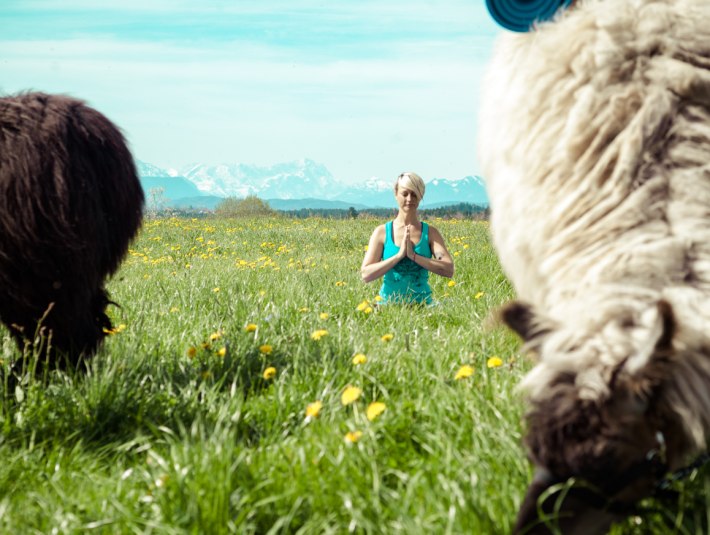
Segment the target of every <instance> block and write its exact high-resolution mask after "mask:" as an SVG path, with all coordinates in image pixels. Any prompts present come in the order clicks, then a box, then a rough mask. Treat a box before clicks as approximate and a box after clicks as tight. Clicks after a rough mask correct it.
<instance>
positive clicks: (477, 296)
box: [473, 292, 485, 299]
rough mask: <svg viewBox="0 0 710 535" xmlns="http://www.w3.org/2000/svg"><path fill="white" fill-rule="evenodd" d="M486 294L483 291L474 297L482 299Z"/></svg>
mask: <svg viewBox="0 0 710 535" xmlns="http://www.w3.org/2000/svg"><path fill="white" fill-rule="evenodd" d="M484 295H485V294H484V293H483V292H478V293H477V294H476V295H474V296H473V298H474V299H480V298H481V297H483V296H484Z"/></svg>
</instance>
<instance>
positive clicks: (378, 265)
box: [360, 225, 409, 282]
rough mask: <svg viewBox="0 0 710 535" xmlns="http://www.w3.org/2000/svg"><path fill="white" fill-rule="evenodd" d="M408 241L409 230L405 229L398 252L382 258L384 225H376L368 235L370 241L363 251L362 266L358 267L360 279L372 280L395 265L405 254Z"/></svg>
mask: <svg viewBox="0 0 710 535" xmlns="http://www.w3.org/2000/svg"><path fill="white" fill-rule="evenodd" d="M408 241H409V231H408V230H405V235H404V239H403V240H402V247H400V249H399V252H398V253H397V254H396V255H394V256H391V257H390V258H388V259H387V260H382V251H383V250H384V248H385V226H384V225H380V226H379V227H377V228H376V229H375V231H374V232H373V233H372V236H370V243H369V245H368V247H367V252H365V258H364V259H363V261H362V266H361V267H360V276H361V277H362V280H363V281H364V282H372V281H374V280H376V279H379V278H380V277H381V276H382V275H384V274H385V273H387V272H388V271H389V270H390V269H392V268H393V267H394V266H396V265H397V264H398V263H399V261H400V260H402V258H404V257H405V256H407V249H406V243H407V242H408Z"/></svg>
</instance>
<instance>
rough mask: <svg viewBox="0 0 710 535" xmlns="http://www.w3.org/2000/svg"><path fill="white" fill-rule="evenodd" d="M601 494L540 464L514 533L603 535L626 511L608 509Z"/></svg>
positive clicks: (518, 534) (528, 534) (530, 534)
mask: <svg viewBox="0 0 710 535" xmlns="http://www.w3.org/2000/svg"><path fill="white" fill-rule="evenodd" d="M556 487H557V488H556ZM600 498H601V497H600V496H599V495H598V494H597V493H596V491H594V490H592V489H590V488H589V487H573V486H568V485H566V484H565V482H563V481H559V480H557V479H555V478H554V477H553V476H552V474H550V473H549V472H548V471H547V470H545V469H543V468H538V469H536V470H535V475H534V477H533V480H532V482H531V483H530V485H529V486H528V489H527V491H526V493H525V498H524V499H523V503H522V504H521V506H520V510H519V511H518V517H517V519H516V523H515V527H514V528H513V534H514V535H551V534H563V535H572V534H573V535H603V534H605V533H607V532H608V531H609V528H611V525H612V524H613V523H614V522H618V521H620V520H623V519H624V518H625V515H623V514H618V513H616V512H613V511H609V510H607V509H605V508H604V507H603V506H602V505H600ZM601 499H602V500H603V498H601Z"/></svg>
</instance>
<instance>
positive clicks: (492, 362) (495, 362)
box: [486, 356, 503, 368]
mask: <svg viewBox="0 0 710 535" xmlns="http://www.w3.org/2000/svg"><path fill="white" fill-rule="evenodd" d="M502 365H503V360H502V359H501V358H500V357H496V356H492V357H491V358H489V359H488V362H487V363H486V366H488V367H489V368H498V367H500V366H502Z"/></svg>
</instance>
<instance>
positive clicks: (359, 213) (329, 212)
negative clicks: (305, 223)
mask: <svg viewBox="0 0 710 535" xmlns="http://www.w3.org/2000/svg"><path fill="white" fill-rule="evenodd" d="M278 213H280V214H283V215H285V216H286V217H292V218H296V219H305V218H307V217H326V218H333V219H355V218H368V217H369V218H372V219H389V218H393V217H395V216H396V215H397V210H396V209H395V208H363V209H362V210H356V209H355V208H354V207H352V206H351V207H350V208H347V209H345V208H337V209H336V208H301V209H299V210H279V212H278ZM419 215H420V216H421V217H422V218H424V219H432V218H435V217H440V218H442V219H488V216H489V210H488V207H487V206H481V205H478V204H471V203H465V202H462V203H457V204H451V205H448V206H442V207H440V208H425V209H423V210H419Z"/></svg>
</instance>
